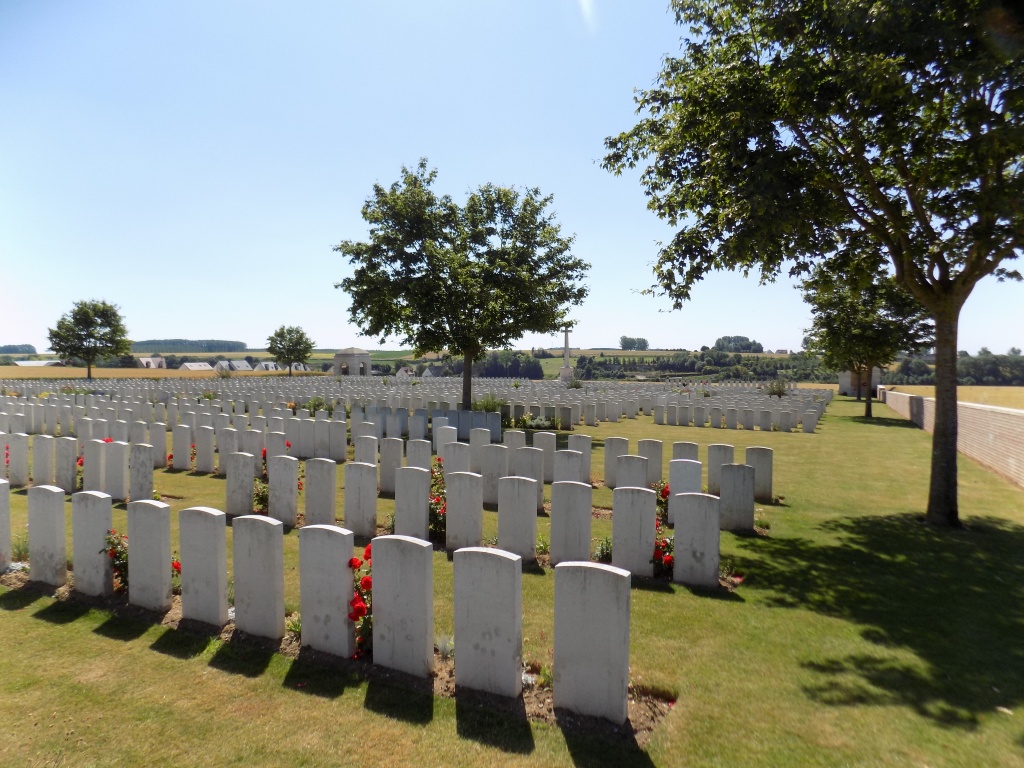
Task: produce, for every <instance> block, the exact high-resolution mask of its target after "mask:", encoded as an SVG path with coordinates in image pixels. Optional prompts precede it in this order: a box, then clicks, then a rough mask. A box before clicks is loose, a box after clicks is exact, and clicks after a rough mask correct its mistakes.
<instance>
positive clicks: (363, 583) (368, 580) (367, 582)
mask: <svg viewBox="0 0 1024 768" xmlns="http://www.w3.org/2000/svg"><path fill="white" fill-rule="evenodd" d="M359 586H360V587H362V588H363V589H364V590H366V591H367V592H369V591H370V590H371V589H373V578H372V577H370V576H363V578H361V579H360V580H359Z"/></svg>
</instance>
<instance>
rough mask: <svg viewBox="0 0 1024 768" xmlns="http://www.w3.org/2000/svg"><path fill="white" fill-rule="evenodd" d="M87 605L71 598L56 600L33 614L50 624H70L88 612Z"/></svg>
mask: <svg viewBox="0 0 1024 768" xmlns="http://www.w3.org/2000/svg"><path fill="white" fill-rule="evenodd" d="M89 610H90V609H89V606H88V605H85V604H84V603H77V602H74V601H73V600H57V601H54V602H52V603H50V604H49V605H48V606H46V607H45V608H41V609H40V610H38V611H36V612H35V613H34V614H33V616H35V617H36V618H37V619H42V620H43V621H48V622H50V623H51V624H70V623H71V622H73V621H77V620H78V619H80V618H82V617H83V616H85V614H87V613H88V612H89Z"/></svg>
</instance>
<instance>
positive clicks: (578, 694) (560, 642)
mask: <svg viewBox="0 0 1024 768" xmlns="http://www.w3.org/2000/svg"><path fill="white" fill-rule="evenodd" d="M629 610H630V575H629V572H627V571H624V570H622V569H621V568H614V567H612V566H608V565H601V564H599V563H586V562H571V561H570V562H564V563H559V564H558V565H556V566H555V638H554V640H555V648H554V664H553V670H554V678H555V680H554V691H553V694H554V705H555V706H556V707H563V708H565V709H568V710H571V711H573V712H577V713H579V714H581V715H592V716H595V717H603V718H606V719H608V720H611V721H612V722H613V723H618V724H622V723H624V722H625V721H626V717H627V714H628V710H627V705H628V692H629Z"/></svg>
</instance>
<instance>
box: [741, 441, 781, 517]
mask: <svg viewBox="0 0 1024 768" xmlns="http://www.w3.org/2000/svg"><path fill="white" fill-rule="evenodd" d="M774 462H775V459H774V453H773V452H772V449H771V448H764V447H762V446H756V445H752V446H750V447H749V448H747V452H746V457H745V463H746V464H748V465H749V466H751V467H753V468H754V499H755V500H756V501H760V502H761V503H762V504H771V503H772V501H773V498H774V497H773V496H772V471H773V465H774Z"/></svg>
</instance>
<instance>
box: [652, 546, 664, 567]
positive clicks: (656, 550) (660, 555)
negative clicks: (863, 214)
mask: <svg viewBox="0 0 1024 768" xmlns="http://www.w3.org/2000/svg"><path fill="white" fill-rule="evenodd" d="M664 556H665V555H664V553H663V552H662V551H661V550H660V549H659V548H658V547H657V545H656V546H655V547H654V562H656V563H660V562H661V559H662V558H663V557H664Z"/></svg>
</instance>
